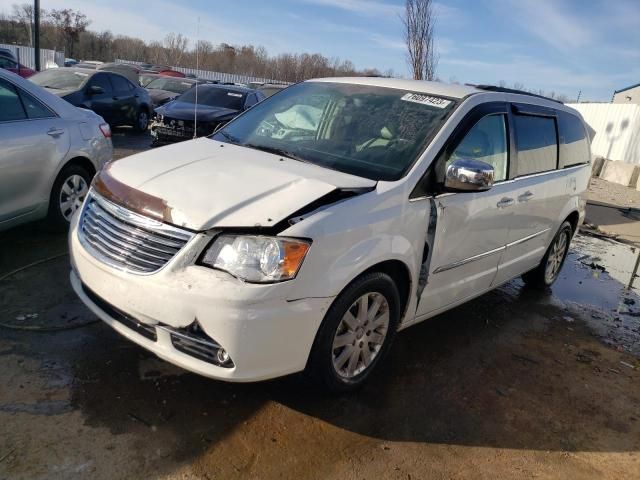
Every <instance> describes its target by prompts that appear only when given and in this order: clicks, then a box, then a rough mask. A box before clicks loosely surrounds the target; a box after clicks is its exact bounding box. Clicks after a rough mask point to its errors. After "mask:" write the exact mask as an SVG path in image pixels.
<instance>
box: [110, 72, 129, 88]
mask: <svg viewBox="0 0 640 480" xmlns="http://www.w3.org/2000/svg"><path fill="white" fill-rule="evenodd" d="M111 83H113V89H114V90H115V91H116V92H128V91H129V90H131V88H130V87H129V81H128V80H127V79H126V78H124V77H121V76H120V75H111Z"/></svg>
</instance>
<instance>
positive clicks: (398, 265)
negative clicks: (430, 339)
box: [340, 259, 412, 323]
mask: <svg viewBox="0 0 640 480" xmlns="http://www.w3.org/2000/svg"><path fill="white" fill-rule="evenodd" d="M372 272H381V273H386V274H387V275H389V276H390V277H391V279H392V280H393V282H394V283H395V284H396V287H397V288H398V293H399V294H400V302H401V303H400V319H399V323H402V320H403V318H404V316H405V314H406V311H407V307H408V305H409V299H410V295H411V285H412V280H411V271H410V270H409V266H408V265H407V264H406V263H404V262H403V261H401V260H396V259H392V260H384V261H382V262H378V263H376V264H374V265H372V266H370V267H369V268H367V269H366V270H364V271H363V272H361V273H359V274H358V275H356V276H355V277H354V278H353V280H351V281H350V282H349V284H348V285H350V284H351V283H353V282H354V281H355V280H357V279H358V278H360V277H362V276H363V275H366V274H368V273H372ZM348 285H347V286H348ZM347 286H345V287H344V288H347ZM343 291H344V289H343ZM340 293H342V291H341V292H340Z"/></svg>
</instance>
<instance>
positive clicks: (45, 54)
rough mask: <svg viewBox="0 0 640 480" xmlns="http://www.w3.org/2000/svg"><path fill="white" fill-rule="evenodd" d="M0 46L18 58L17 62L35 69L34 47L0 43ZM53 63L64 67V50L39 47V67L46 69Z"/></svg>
mask: <svg viewBox="0 0 640 480" xmlns="http://www.w3.org/2000/svg"><path fill="white" fill-rule="evenodd" d="M0 48H6V49H8V50H10V51H11V52H12V53H13V54H14V55H15V56H16V60H18V62H19V63H21V64H22V65H24V66H25V67H29V68H33V69H34V70H35V68H36V61H35V55H34V53H35V49H34V48H33V47H26V46H24V45H10V44H8V43H0ZM54 64H55V65H57V66H58V67H64V52H58V51H56V50H48V49H46V48H41V49H40V67H41V68H42V70H46V69H47V68H50V67H52V66H53V65H54Z"/></svg>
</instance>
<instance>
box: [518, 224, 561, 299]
mask: <svg viewBox="0 0 640 480" xmlns="http://www.w3.org/2000/svg"><path fill="white" fill-rule="evenodd" d="M572 236H573V227H572V226H571V223H569V222H568V221H565V222H564V223H563V224H562V225H560V229H559V230H558V233H556V236H555V237H554V238H553V241H552V242H551V245H549V248H548V250H547V253H545V255H544V257H543V258H542V260H541V261H540V264H539V265H538V266H537V267H536V268H534V269H533V270H531V271H529V272H527V273H525V274H524V275H522V280H523V281H524V283H526V284H527V285H529V286H531V287H534V288H539V289H546V288H548V287H550V286H551V285H553V282H555V281H556V280H557V279H558V276H559V275H560V270H562V266H563V265H564V261H565V259H566V258H567V253H569V244H570V243H571V238H572Z"/></svg>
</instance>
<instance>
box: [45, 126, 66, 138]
mask: <svg viewBox="0 0 640 480" xmlns="http://www.w3.org/2000/svg"><path fill="white" fill-rule="evenodd" d="M63 133H64V130H63V129H62V128H55V127H52V128H50V129H49V130H47V135H49V136H51V137H57V136H59V135H62V134H63Z"/></svg>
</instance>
